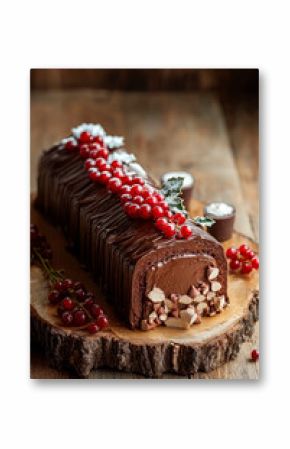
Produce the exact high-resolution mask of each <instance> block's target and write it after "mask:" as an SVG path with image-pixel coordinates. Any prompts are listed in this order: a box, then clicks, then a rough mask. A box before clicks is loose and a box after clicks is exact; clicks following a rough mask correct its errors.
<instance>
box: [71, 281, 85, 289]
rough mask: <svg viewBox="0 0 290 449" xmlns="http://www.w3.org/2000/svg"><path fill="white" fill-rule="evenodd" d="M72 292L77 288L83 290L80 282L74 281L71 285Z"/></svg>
mask: <svg viewBox="0 0 290 449" xmlns="http://www.w3.org/2000/svg"><path fill="white" fill-rule="evenodd" d="M73 288H74V290H78V289H79V288H81V289H82V290H84V286H83V284H82V283H81V282H80V281H75V282H74V285H73Z"/></svg>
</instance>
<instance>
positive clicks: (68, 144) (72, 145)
mask: <svg viewBox="0 0 290 449" xmlns="http://www.w3.org/2000/svg"><path fill="white" fill-rule="evenodd" d="M77 148H78V146H77V144H76V142H75V141H74V140H73V139H71V140H68V141H67V142H66V143H65V149H66V150H67V151H74V150H76V149H77Z"/></svg>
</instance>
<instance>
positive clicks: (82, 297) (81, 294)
mask: <svg viewBox="0 0 290 449" xmlns="http://www.w3.org/2000/svg"><path fill="white" fill-rule="evenodd" d="M75 294H76V297H77V299H78V300H79V301H84V300H85V298H86V292H85V291H84V290H83V289H82V288H79V289H78V290H76V291H75Z"/></svg>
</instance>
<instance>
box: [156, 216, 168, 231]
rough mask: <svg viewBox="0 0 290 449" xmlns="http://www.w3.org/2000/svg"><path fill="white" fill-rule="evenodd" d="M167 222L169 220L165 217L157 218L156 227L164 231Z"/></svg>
mask: <svg viewBox="0 0 290 449" xmlns="http://www.w3.org/2000/svg"><path fill="white" fill-rule="evenodd" d="M167 224H168V221H167V220H166V218H164V217H162V218H157V220H156V221H155V227H156V228H157V229H159V231H162V230H163V229H164V227H165V226H166V225H167Z"/></svg>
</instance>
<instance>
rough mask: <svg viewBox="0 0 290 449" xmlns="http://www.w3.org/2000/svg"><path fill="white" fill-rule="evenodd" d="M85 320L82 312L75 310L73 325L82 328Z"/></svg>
mask: <svg viewBox="0 0 290 449" xmlns="http://www.w3.org/2000/svg"><path fill="white" fill-rule="evenodd" d="M86 320H87V317H86V314H85V312H84V311H83V310H77V311H76V312H74V314H73V324H74V325H75V326H83V325H84V324H85V322H86Z"/></svg>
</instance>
